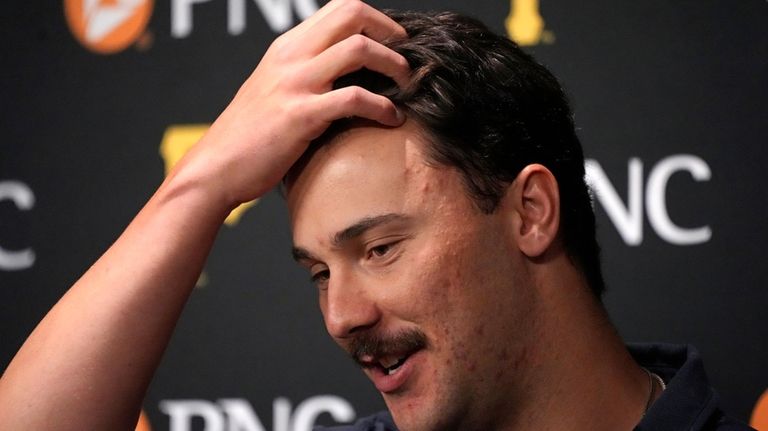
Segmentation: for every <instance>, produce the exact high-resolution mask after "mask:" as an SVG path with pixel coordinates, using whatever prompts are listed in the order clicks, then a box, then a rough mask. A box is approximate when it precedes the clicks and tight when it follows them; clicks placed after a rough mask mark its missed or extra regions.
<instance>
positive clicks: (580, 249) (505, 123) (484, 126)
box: [320, 11, 604, 298]
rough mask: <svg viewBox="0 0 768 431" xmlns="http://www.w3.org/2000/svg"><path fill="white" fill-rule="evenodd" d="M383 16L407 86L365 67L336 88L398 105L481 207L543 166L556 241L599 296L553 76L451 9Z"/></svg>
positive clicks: (573, 154)
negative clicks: (402, 33) (557, 225)
mask: <svg viewBox="0 0 768 431" xmlns="http://www.w3.org/2000/svg"><path fill="white" fill-rule="evenodd" d="M388 13H389V15H390V16H391V17H392V18H393V19H394V20H395V21H397V22H398V23H400V24H401V25H402V26H403V27H404V28H405V29H406V31H407V32H408V35H409V38H408V39H402V40H396V41H393V42H391V43H390V44H389V46H390V47H391V48H393V49H394V50H395V51H397V52H399V53H400V54H402V55H403V56H404V57H405V58H406V59H407V60H408V62H409V63H410V65H411V67H412V69H413V71H414V72H413V80H412V82H411V86H410V87H409V88H406V89H398V88H397V87H396V86H395V85H394V83H393V82H392V81H391V80H390V79H388V78H386V77H384V76H382V75H379V74H373V73H370V72H367V71H361V72H358V73H355V74H351V75H349V76H347V77H345V78H342V79H341V80H340V81H339V82H338V83H337V85H338V86H346V85H360V86H362V87H366V88H369V89H372V90H375V91H376V92H379V93H382V94H387V95H389V96H390V97H391V98H392V99H393V100H394V101H395V102H396V103H397V104H398V105H399V106H401V107H402V108H404V110H405V111H406V113H407V115H408V117H409V118H411V119H414V120H416V121H417V122H418V123H419V124H420V125H421V126H422V127H423V128H424V131H425V132H426V133H427V134H428V135H429V138H430V143H431V148H430V150H431V151H430V153H429V156H430V158H431V159H432V160H433V161H435V162H437V163H440V164H443V165H446V166H453V167H456V168H458V169H459V170H460V171H461V172H462V173H463V174H464V181H465V183H466V186H467V189H468V192H469V193H470V195H471V196H472V197H473V198H474V200H475V202H476V204H477V206H478V208H480V209H481V210H482V211H485V212H493V211H494V210H495V209H496V206H497V205H498V202H499V200H500V198H501V196H502V195H503V193H504V190H505V189H506V187H507V185H509V184H510V183H511V182H512V181H513V180H514V179H515V178H516V177H517V174H518V173H519V172H520V171H521V170H522V168H524V167H525V166H527V165H529V164H532V163H540V164H542V165H544V166H546V167H547V168H548V169H549V170H550V171H552V173H553V174H554V176H555V179H557V182H558V186H559V188H560V199H561V201H562V205H561V214H560V218H561V237H562V240H563V243H564V245H565V247H566V249H567V250H568V252H569V254H570V256H571V257H572V259H573V260H574V263H575V264H576V265H578V266H579V268H580V269H581V270H582V272H583V273H584V275H585V277H586V279H587V281H588V282H589V285H590V287H591V288H592V291H593V292H594V293H595V295H596V296H597V297H598V298H600V297H601V295H602V293H603V290H604V282H603V277H602V271H601V269H600V259H599V247H598V244H597V241H596V239H595V218H594V212H593V210H592V205H591V200H590V195H589V192H588V189H587V186H586V184H585V182H584V155H583V153H582V149H581V144H580V143H579V139H578V137H577V136H576V132H575V129H574V124H573V118H572V113H571V109H570V107H569V105H568V100H567V98H566V96H565V94H564V92H563V90H562V88H561V86H560V84H559V83H558V81H557V79H556V78H555V77H554V76H553V75H552V74H551V73H550V72H549V71H548V70H547V69H546V68H545V67H544V66H542V65H540V64H539V63H537V62H536V61H535V60H534V59H533V58H532V57H531V56H530V55H528V54H526V53H525V52H523V51H522V50H521V49H520V48H519V47H518V46H517V45H516V44H515V43H513V42H512V41H510V40H509V39H507V38H505V37H502V36H499V35H496V34H494V33H493V32H491V31H490V30H488V28H487V27H486V26H485V25H483V24H482V23H480V22H479V21H477V20H474V19H472V18H468V17H465V16H461V15H458V14H455V13H451V12H442V13H426V14H425V13H419V12H394V11H390V12H388ZM337 127H340V128H341V129H343V127H344V126H343V125H341V126H337ZM338 130H339V129H338V128H332V129H331V131H330V133H331V134H333V133H337V132H338ZM320 141H321V142H322V141H323V139H321V140H320Z"/></svg>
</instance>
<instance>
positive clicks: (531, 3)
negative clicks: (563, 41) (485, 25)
mask: <svg viewBox="0 0 768 431" xmlns="http://www.w3.org/2000/svg"><path fill="white" fill-rule="evenodd" d="M504 26H505V27H506V28H507V35H508V36H509V38H510V39H512V40H514V41H515V42H516V43H517V44H518V45H520V46H531V45H538V44H539V43H540V42H545V43H552V42H554V39H555V35H554V34H552V32H551V31H546V30H544V18H542V17H541V13H540V12H539V0H510V2H509V15H508V16H507V19H506V20H505V21H504Z"/></svg>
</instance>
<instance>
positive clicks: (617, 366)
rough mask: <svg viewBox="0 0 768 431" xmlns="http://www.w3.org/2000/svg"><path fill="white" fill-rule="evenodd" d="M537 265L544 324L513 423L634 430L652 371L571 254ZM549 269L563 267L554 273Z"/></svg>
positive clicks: (510, 426)
mask: <svg viewBox="0 0 768 431" xmlns="http://www.w3.org/2000/svg"><path fill="white" fill-rule="evenodd" d="M560 260H561V261H560V262H557V261H550V262H547V264H546V265H544V266H550V265H555V266H558V267H557V268H554V270H552V269H551V268H550V269H547V270H546V272H545V274H538V273H537V272H542V271H543V269H542V268H534V274H535V276H536V277H537V278H538V281H539V282H538V283H536V285H537V286H538V291H539V292H538V293H539V298H538V301H537V302H538V304H537V308H538V309H537V310H536V313H537V315H538V316H542V317H543V318H542V319H539V322H540V325H541V328H539V331H537V332H538V333H537V339H536V340H532V341H531V343H532V345H533V349H532V350H533V351H534V352H535V355H536V358H535V359H534V361H533V363H532V367H531V369H530V373H529V374H528V375H527V376H526V378H524V379H523V380H524V382H523V386H524V387H522V388H518V389H519V390H521V391H523V392H522V393H523V394H524V395H523V396H521V397H519V400H524V401H523V405H522V406H516V409H515V410H516V412H517V414H516V415H515V417H514V419H513V420H512V421H511V422H510V423H508V424H507V426H504V427H499V428H500V429H508V430H524V429H526V430H527V429H537V430H562V429H570V430H597V431H600V430H606V431H608V430H612V431H613V430H632V429H633V428H634V426H635V425H637V423H638V422H639V421H640V419H641V418H642V416H643V414H644V413H645V408H646V405H647V404H648V400H649V394H650V389H651V388H650V386H649V381H648V375H647V374H646V372H645V371H644V370H643V369H642V368H641V367H640V366H639V365H638V364H637V363H636V362H635V361H634V359H633V358H632V357H631V356H630V355H629V352H628V351H627V349H626V347H625V346H624V344H623V342H622V340H621V338H620V337H619V335H618V334H617V332H616V330H615V328H614V327H613V325H611V323H610V321H609V319H608V316H607V314H606V312H605V310H604V309H603V307H602V305H601V304H600V303H599V301H598V300H597V299H595V298H594V296H593V294H592V292H591V291H590V289H589V286H587V285H586V282H585V281H584V279H583V277H582V276H581V274H580V273H579V272H578V271H576V270H575V269H574V268H573V267H572V266H571V264H570V262H569V261H568V260H567V259H566V258H562V259H560ZM537 270H538V271H537ZM548 274H555V276H552V277H549V276H548Z"/></svg>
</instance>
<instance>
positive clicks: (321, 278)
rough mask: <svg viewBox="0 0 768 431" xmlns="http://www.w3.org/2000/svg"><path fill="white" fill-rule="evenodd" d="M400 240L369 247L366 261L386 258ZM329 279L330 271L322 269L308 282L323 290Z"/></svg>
mask: <svg viewBox="0 0 768 431" xmlns="http://www.w3.org/2000/svg"><path fill="white" fill-rule="evenodd" d="M400 241H401V240H396V241H392V242H388V243H386V244H379V245H376V246H374V247H371V248H369V249H368V251H367V252H366V258H368V259H379V258H384V257H387V256H388V255H389V254H390V253H391V252H392V249H393V248H394V247H395V246H396V245H397V244H398V243H399V242H400ZM382 249H384V250H383V251H382V253H380V254H379V253H376V250H380V251H381V250H382ZM330 277H331V270H330V269H324V270H322V271H318V272H317V273H315V274H312V275H311V276H310V279H309V280H310V282H311V283H312V284H314V285H315V286H317V287H319V288H321V289H322V288H323V286H322V284H323V283H325V282H327V281H328V279H329V278H330Z"/></svg>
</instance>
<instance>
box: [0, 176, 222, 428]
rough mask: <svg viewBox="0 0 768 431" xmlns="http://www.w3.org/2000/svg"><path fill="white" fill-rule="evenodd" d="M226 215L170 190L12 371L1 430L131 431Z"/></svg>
mask: <svg viewBox="0 0 768 431" xmlns="http://www.w3.org/2000/svg"><path fill="white" fill-rule="evenodd" d="M226 214H227V207H226V205H223V203H220V202H211V194H210V193H207V192H205V191H204V190H201V189H199V188H196V187H195V186H194V185H180V182H178V181H177V182H175V183H174V182H172V181H167V182H166V184H164V185H163V187H161V188H160V190H158V192H157V193H156V194H155V196H153V198H152V199H151V200H150V201H149V202H148V203H147V204H146V206H145V207H144V208H143V209H142V210H141V212H140V213H139V214H138V215H137V216H136V218H135V219H134V220H133V222H132V223H131V224H130V225H129V227H128V228H127V229H126V230H125V232H124V233H123V234H122V235H121V236H120V238H119V239H118V240H117V241H116V242H115V243H114V245H112V247H110V249H109V250H108V251H107V252H106V253H105V254H104V255H103V256H102V257H101V258H100V259H99V260H98V261H97V262H96V263H95V264H94V265H93V266H92V267H91V268H90V269H89V270H88V272H86V273H85V275H83V277H82V278H81V279H80V280H79V281H78V282H77V283H75V285H74V286H73V287H72V288H71V289H70V290H69V291H68V292H67V293H66V295H65V296H64V297H63V298H62V299H61V300H60V301H59V303H58V304H57V305H56V306H55V307H54V308H53V309H52V310H51V311H50V312H49V313H48V315H47V316H46V317H45V319H43V321H42V322H41V323H40V324H39V325H38V327H37V328H36V329H35V331H34V332H33V333H32V335H30V337H29V339H28V340H27V342H26V343H25V344H24V346H23V348H22V349H21V350H20V351H19V353H18V354H17V355H16V357H15V358H14V360H13V361H12V363H11V364H10V366H9V367H8V369H7V370H6V371H5V373H4V375H3V377H2V379H0V424H2V425H3V427H9V429H129V428H131V427H132V426H133V425H134V424H135V419H136V414H137V413H138V409H139V407H140V405H141V400H142V398H143V396H144V393H145V391H146V388H147V386H148V384H149V382H150V380H151V377H152V374H153V372H154V369H155V368H156V366H157V363H158V362H159V360H160V358H161V356H162V353H163V351H164V349H165V347H166V345H167V343H168V340H169V338H170V336H171V333H172V331H173V328H174V326H175V323H176V320H177V319H178V316H179V314H180V312H181V310H182V307H183V305H184V303H185V301H186V299H187V297H188V295H189V292H190V291H191V289H192V288H193V286H194V283H195V280H196V279H197V277H198V275H199V273H200V271H201V268H202V266H203V264H204V262H205V258H206V256H207V254H208V252H209V250H210V248H211V245H212V243H213V241H214V238H215V236H216V232H217V231H218V227H219V226H220V225H221V222H222V221H223V219H224V217H225V216H226ZM93 406H110V407H109V408H106V409H99V411H98V413H96V411H95V410H94V409H93ZM49 421H50V422H49Z"/></svg>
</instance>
